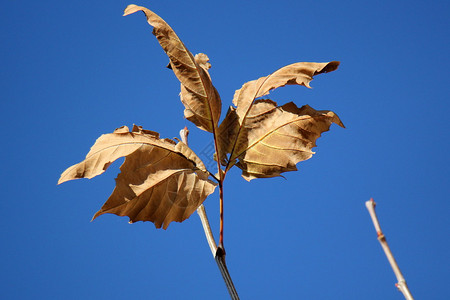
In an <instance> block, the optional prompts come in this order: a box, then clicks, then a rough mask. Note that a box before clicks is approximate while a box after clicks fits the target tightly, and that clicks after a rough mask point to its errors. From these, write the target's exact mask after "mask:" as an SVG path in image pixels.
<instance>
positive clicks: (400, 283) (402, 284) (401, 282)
mask: <svg viewBox="0 0 450 300" xmlns="http://www.w3.org/2000/svg"><path fill="white" fill-rule="evenodd" d="M375 206H376V203H375V201H373V199H370V200H369V201H366V208H367V210H368V211H369V214H370V217H371V219H372V222H373V226H374V227H375V231H376V232H377V236H378V241H379V242H380V244H381V247H382V248H383V250H384V253H385V254H386V257H387V259H388V261H389V264H390V265H391V268H392V270H393V271H394V274H395V277H397V283H396V284H395V286H396V287H397V288H398V290H399V291H400V292H402V294H403V296H404V297H405V299H406V300H414V298H413V296H412V294H411V292H410V290H409V288H408V285H407V284H406V280H405V278H404V277H403V275H402V272H401V271H400V268H399V266H398V264H397V262H396V261H395V258H394V255H393V254H392V251H391V249H390V248H389V245H388V243H387V241H386V237H385V236H384V234H383V231H382V230H381V226H380V222H379V221H378V217H377V214H376V212H375Z"/></svg>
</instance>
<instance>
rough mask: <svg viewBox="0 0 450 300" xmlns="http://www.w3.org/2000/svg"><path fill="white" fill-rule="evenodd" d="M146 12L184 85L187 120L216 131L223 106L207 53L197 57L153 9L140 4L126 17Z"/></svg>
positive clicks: (130, 10)
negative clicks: (209, 71)
mask: <svg viewBox="0 0 450 300" xmlns="http://www.w3.org/2000/svg"><path fill="white" fill-rule="evenodd" d="M137 11H142V12H144V14H145V15H146V17H147V21H148V23H149V24H150V25H151V26H153V34H154V35H155V36H156V38H157V39H158V42H159V44H160V45H161V47H162V48H163V50H164V51H165V52H166V54H167V56H169V59H170V66H171V69H172V70H173V72H174V73H175V76H176V77H177V78H178V80H179V81H180V82H181V93H180V97H181V102H182V103H183V104H184V106H185V111H184V115H185V117H186V118H187V119H188V120H190V121H191V122H193V123H194V124H195V125H196V126H198V127H199V128H200V129H203V130H206V131H209V132H215V129H216V128H217V124H218V121H219V118H220V112H221V108H222V103H221V100H220V96H219V94H218V92H217V90H216V89H215V88H214V86H213V84H212V82H211V78H210V76H209V73H208V71H207V70H208V69H209V68H210V67H211V64H209V62H208V61H209V59H208V57H207V56H206V55H205V54H202V53H200V54H198V55H196V57H195V58H194V56H193V55H192V53H191V52H189V50H188V49H187V48H186V46H185V45H184V44H183V42H182V41H181V40H180V39H179V37H178V36H177V35H176V33H175V32H174V31H173V29H172V28H171V27H170V26H169V25H168V24H167V23H166V22H165V21H164V20H163V19H162V18H161V17H159V16H158V15H157V14H155V13H154V12H152V11H151V10H149V9H147V8H145V7H142V6H137V5H134V4H132V5H129V6H128V7H127V8H126V9H125V12H124V16H127V15H129V14H132V13H135V12H137Z"/></svg>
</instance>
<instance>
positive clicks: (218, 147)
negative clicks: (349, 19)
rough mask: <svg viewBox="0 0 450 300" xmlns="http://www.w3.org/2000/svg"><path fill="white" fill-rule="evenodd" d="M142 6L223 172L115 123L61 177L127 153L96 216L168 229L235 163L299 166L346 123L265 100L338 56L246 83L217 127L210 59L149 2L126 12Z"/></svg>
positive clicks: (268, 168) (88, 171)
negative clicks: (332, 130)
mask: <svg viewBox="0 0 450 300" xmlns="http://www.w3.org/2000/svg"><path fill="white" fill-rule="evenodd" d="M137 11H142V12H143V13H144V14H145V16H146V18H147V21H148V23H149V24H150V25H151V26H152V27H153V34H154V35H155V36H156V38H157V40H158V42H159V43H160V45H161V47H162V48H163V50H164V51H165V52H166V54H167V56H168V57H169V59H170V68H171V69H172V70H173V72H174V73H175V75H176V77H177V78H178V80H179V81H180V83H181V93H180V97H181V102H182V103H183V105H184V107H185V111H184V116H185V117H186V118H187V119H188V120H189V121H191V122H192V123H193V124H195V125H196V126H197V127H198V128H200V129H202V130H205V131H208V132H211V133H212V135H213V139H214V145H215V155H214V156H215V158H216V159H217V160H218V161H219V162H220V163H219V164H218V167H219V169H220V172H219V176H217V177H216V176H213V175H212V173H210V172H209V171H208V170H207V169H206V167H205V165H204V164H203V162H202V161H201V160H200V158H199V157H198V156H197V155H196V154H195V153H194V152H193V151H192V150H191V149H190V148H189V147H188V146H187V145H186V144H185V143H183V142H175V141H173V140H169V139H160V138H159V134H158V133H156V132H153V131H148V130H143V129H142V128H141V127H138V126H134V127H133V129H132V130H131V131H129V129H128V128H127V127H126V126H124V127H121V128H118V129H116V130H115V131H114V132H113V133H110V134H105V135H102V136H101V137H100V138H99V139H98V140H97V141H96V142H95V144H94V145H93V146H92V148H91V151H90V152H89V153H88V154H87V156H86V158H85V160H83V161H82V162H80V163H78V164H76V165H74V166H72V167H70V168H68V169H67V170H66V171H65V172H64V173H63V174H62V175H61V178H60V180H59V183H62V182H65V181H68V180H72V179H77V178H92V177H94V176H97V175H99V174H102V173H103V172H104V171H105V170H106V169H107V168H108V166H109V165H110V164H111V163H112V162H113V161H115V160H116V159H118V158H120V157H125V161H124V163H123V164H122V166H121V167H120V170H121V173H120V174H119V175H118V177H117V179H116V187H115V189H114V191H113V193H112V194H111V196H110V197H109V199H108V200H107V201H106V203H105V204H104V205H103V207H102V208H101V209H100V210H99V211H98V212H97V213H96V214H95V215H94V219H95V218H96V217H98V216H99V215H102V214H105V213H113V214H116V215H119V216H128V217H129V218H130V221H131V222H136V221H151V222H154V224H155V226H156V227H157V228H160V227H163V228H164V229H166V228H167V226H168V225H169V223H170V222H172V221H177V222H181V221H183V220H185V219H187V218H188V217H189V216H190V215H191V214H192V213H193V212H194V211H195V210H196V209H197V208H198V207H199V206H200V205H201V204H202V202H203V201H204V200H205V199H206V197H207V196H208V195H210V194H211V193H213V192H214V189H215V187H216V186H217V185H219V186H220V187H221V184H222V183H223V180H224V179H225V175H226V173H227V172H228V170H229V169H230V168H231V167H233V166H234V165H236V166H237V167H239V168H240V169H241V170H242V176H243V177H244V178H245V179H246V180H251V179H254V178H267V177H275V176H280V174H281V173H283V172H287V171H294V170H296V169H297V168H296V164H297V163H298V162H300V161H303V160H306V159H309V158H310V157H311V156H312V155H313V154H314V152H313V151H312V148H313V147H315V146H316V140H317V138H319V137H320V136H321V134H322V133H323V132H325V131H328V130H329V128H330V126H331V124H332V123H335V124H338V125H339V126H342V127H344V126H343V124H342V122H341V120H340V119H339V117H338V116H337V115H336V114H335V113H333V112H331V111H324V110H321V111H318V110H315V109H313V108H311V107H310V106H308V105H305V106H302V107H300V108H299V107H298V106H297V105H295V104H294V103H292V102H290V103H287V104H284V105H281V106H278V104H277V103H276V102H274V101H272V100H270V99H261V97H264V96H267V95H268V94H269V92H270V91H271V90H273V89H276V88H279V87H283V86H285V85H303V86H305V87H309V83H310V81H311V80H312V79H313V77H314V76H315V75H318V74H322V73H327V72H331V71H334V70H336V69H337V68H338V66H339V62H336V61H333V62H328V63H305V62H302V63H294V64H291V65H288V66H285V67H283V68H281V69H279V70H277V71H275V72H274V73H272V74H270V75H268V76H265V77H261V78H259V79H257V80H253V81H249V82H247V83H245V84H244V85H243V86H242V87H241V88H240V89H239V90H237V91H236V93H235V95H234V98H233V104H234V106H231V107H230V108H229V110H228V112H227V114H226V116H225V119H224V120H223V122H222V123H221V124H220V126H219V119H220V114H221V108H222V103H221V100H220V96H219V94H218V92H217V90H216V89H215V87H214V86H213V84H212V81H211V76H210V74H209V73H208V70H209V69H210V67H211V64H210V63H209V58H208V56H207V55H205V54H203V53H200V54H197V55H195V56H194V55H192V53H191V52H189V50H188V49H187V48H186V46H185V45H184V44H183V42H182V41H181V40H180V39H179V37H178V36H177V35H176V33H175V32H174V31H173V29H172V28H171V27H170V26H169V25H168V24H167V23H166V22H165V21H164V20H163V19H162V18H160V17H159V16H158V15H156V14H155V13H154V12H152V11H150V10H149V9H147V8H145V7H141V6H136V5H129V6H128V7H127V8H126V10H125V13H124V15H125V16H126V15H130V14H133V13H135V12H137ZM221 166H222V167H224V168H222V167H221ZM210 178H211V179H210ZM212 179H213V180H215V181H213V180H212ZM221 188H222V187H221ZM221 201H222V198H221ZM221 228H222V227H221Z"/></svg>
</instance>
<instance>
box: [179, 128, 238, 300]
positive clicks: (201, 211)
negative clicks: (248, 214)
mask: <svg viewBox="0 0 450 300" xmlns="http://www.w3.org/2000/svg"><path fill="white" fill-rule="evenodd" d="M188 135H189V130H188V129H187V127H184V129H181V130H180V137H181V140H182V141H183V143H185V144H186V145H187V144H188V139H187V137H188ZM219 172H220V170H219ZM221 180H223V177H222V176H220V179H219V180H218V181H219V184H220V187H221V193H220V194H221V197H222V195H223V194H222V181H221ZM221 200H222V198H221ZM197 213H198V216H199V217H200V220H201V222H202V226H203V231H204V232H205V236H206V240H207V241H208V245H209V248H210V249H211V253H212V255H213V257H214V259H215V261H216V263H217V266H218V267H219V270H220V273H221V274H222V277H223V280H224V282H225V285H226V286H227V289H228V293H230V297H231V299H232V300H239V296H238V293H237V291H236V288H235V287H234V284H233V280H232V279H231V276H230V272H228V268H227V264H226V263H225V250H224V249H223V247H222V245H219V247H217V245H216V241H215V240H214V235H213V233H212V230H211V226H210V225H209V221H208V216H207V215H206V210H205V206H204V205H203V204H201V205H200V206H199V207H198V208H197ZM221 213H222V208H221ZM221 226H223V223H222V222H221ZM221 233H223V230H222V228H221ZM221 236H222V235H221ZM221 242H223V240H222V239H221Z"/></svg>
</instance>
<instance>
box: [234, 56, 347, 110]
mask: <svg viewBox="0 0 450 300" xmlns="http://www.w3.org/2000/svg"><path fill="white" fill-rule="evenodd" d="M338 66H339V62H338V61H332V62H329V63H310V62H300V63H295V64H291V65H287V66H285V67H282V68H281V69H278V70H277V71H275V72H273V73H272V74H270V75H269V76H266V77H261V78H259V79H257V80H252V81H249V82H247V83H245V84H244V85H243V86H242V87H241V88H240V89H239V90H237V91H236V92H235V93H234V97H233V104H234V105H236V107H237V114H238V116H239V117H240V118H241V119H242V118H245V115H246V113H247V112H248V111H249V109H250V108H251V105H252V103H253V101H254V100H255V99H256V98H259V97H263V96H265V95H267V94H269V92H270V91H271V90H273V89H276V88H279V87H282V86H285V85H293V84H296V85H303V86H306V87H308V88H309V87H310V86H309V83H310V82H311V80H312V79H313V77H314V76H315V75H318V74H322V73H328V72H332V71H334V70H336V69H337V68H338Z"/></svg>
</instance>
